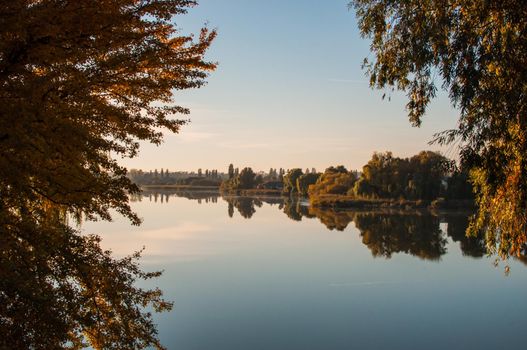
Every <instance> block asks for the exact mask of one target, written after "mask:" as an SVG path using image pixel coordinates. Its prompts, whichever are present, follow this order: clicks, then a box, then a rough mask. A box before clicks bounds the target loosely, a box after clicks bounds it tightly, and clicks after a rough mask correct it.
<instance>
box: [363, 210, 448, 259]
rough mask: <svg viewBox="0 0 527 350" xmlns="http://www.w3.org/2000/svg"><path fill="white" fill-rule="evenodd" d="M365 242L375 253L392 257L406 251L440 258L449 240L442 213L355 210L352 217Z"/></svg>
mask: <svg viewBox="0 0 527 350" xmlns="http://www.w3.org/2000/svg"><path fill="white" fill-rule="evenodd" d="M353 221H354V222H355V226H356V227H357V229H359V231H360V232H361V233H360V235H361V237H362V243H364V245H366V246H367V247H368V248H369V249H370V250H371V253H372V254H373V256H375V257H377V256H384V257H386V258H390V257H391V256H392V254H394V253H406V254H411V255H414V256H417V257H419V258H421V259H426V260H439V258H440V257H441V255H443V254H445V253H446V244H447V240H446V238H445V237H444V234H443V232H442V231H441V229H440V226H439V217H437V216H434V215H431V214H429V213H408V214H406V213H404V214H403V213H398V214H392V213H375V212H364V213H361V212H356V213H355V215H354V218H353Z"/></svg>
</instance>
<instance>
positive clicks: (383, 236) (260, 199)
mask: <svg viewBox="0 0 527 350" xmlns="http://www.w3.org/2000/svg"><path fill="white" fill-rule="evenodd" d="M174 196H175V197H183V198H187V199H189V200H195V201H197V202H198V203H218V199H219V198H220V197H221V199H222V200H223V201H225V202H227V215H228V216H229V217H233V216H234V215H235V210H236V211H237V212H238V214H239V215H240V216H241V217H243V218H245V219H250V218H251V217H253V215H255V213H256V211H257V208H261V207H262V206H263V205H264V203H265V204H267V205H271V206H274V205H276V206H277V208H278V209H279V210H280V211H282V212H283V213H284V214H285V215H286V216H287V217H288V218H289V219H291V220H294V221H301V220H302V219H303V218H307V219H314V218H316V219H318V220H319V221H320V222H321V223H322V224H323V225H324V226H325V227H326V228H327V229H328V230H337V231H343V230H345V229H346V228H347V227H348V226H349V225H350V223H353V224H354V225H355V227H356V228H357V229H358V230H359V232H360V237H361V239H362V243H363V244H364V245H365V246H366V247H368V249H369V250H370V251H371V253H372V255H373V256H374V257H384V258H386V259H389V258H391V257H392V255H394V254H397V253H404V254H410V255H413V256H416V257H419V258H420V259H424V260H439V259H440V258H441V256H443V255H444V254H446V252H447V244H448V239H447V237H450V238H451V240H452V241H453V242H456V243H458V244H459V247H460V249H461V251H462V253H463V255H464V256H467V257H473V258H481V257H483V256H485V254H486V247H485V242H484V239H483V238H482V237H466V236H465V230H466V228H467V225H468V216H469V213H435V212H430V211H395V210H377V211H364V210H332V209H321V208H314V207H310V206H309V205H307V203H306V202H305V201H303V200H298V199H296V198H286V197H270V196H251V197H249V196H221V195H220V193H219V192H217V191H210V190H202V191H194V190H193V191H188V190H187V191H185V190H175V189H174V190H163V191H159V190H146V191H144V192H143V193H142V195H140V196H135V197H133V198H132V201H142V200H149V201H153V202H161V203H168V202H169V200H170V197H174ZM441 224H446V225H441ZM445 226H446V230H443V229H442V227H445ZM521 260H522V261H523V260H525V261H526V262H527V259H521Z"/></svg>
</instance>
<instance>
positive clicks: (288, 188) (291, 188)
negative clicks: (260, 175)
mask: <svg viewBox="0 0 527 350" xmlns="http://www.w3.org/2000/svg"><path fill="white" fill-rule="evenodd" d="M302 175H303V173H302V169H300V168H294V169H291V170H289V171H288V172H287V174H285V175H284V176H283V180H282V181H283V182H284V192H285V193H295V192H297V187H296V180H297V179H298V178H299V177H300V176H302Z"/></svg>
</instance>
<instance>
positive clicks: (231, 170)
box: [228, 163, 234, 179]
mask: <svg viewBox="0 0 527 350" xmlns="http://www.w3.org/2000/svg"><path fill="white" fill-rule="evenodd" d="M228 174H229V179H232V178H233V177H234V165H232V163H231V164H229V170H228Z"/></svg>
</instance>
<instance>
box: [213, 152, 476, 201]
mask: <svg viewBox="0 0 527 350" xmlns="http://www.w3.org/2000/svg"><path fill="white" fill-rule="evenodd" d="M255 188H261V189H273V190H280V191H281V193H282V194H286V195H299V196H308V197H320V196H331V195H340V196H346V197H350V198H357V199H404V200H428V201H431V200H435V199H438V198H444V199H445V200H473V199H474V196H473V191H472V186H471V185H470V183H469V181H468V172H467V171H466V169H462V168H458V167H457V166H456V163H455V162H454V161H452V160H449V159H448V158H446V157H444V156H443V155H441V154H440V153H437V152H432V151H421V152H419V153H418V154H416V155H414V156H412V157H409V158H399V157H395V156H394V155H393V154H392V152H375V153H374V154H373V156H372V158H371V159H370V160H369V161H368V163H367V164H366V165H364V167H363V168H362V172H360V173H359V172H358V171H348V170H347V169H346V168H345V167H344V166H342V165H339V166H336V167H333V166H332V167H329V168H327V169H326V170H325V171H324V172H323V173H318V172H317V171H316V170H315V169H314V168H312V169H311V170H309V169H305V171H302V169H300V168H293V169H288V170H284V169H282V168H280V169H279V170H277V169H273V168H271V169H270V170H269V172H268V173H264V172H260V173H255V172H254V171H253V170H252V169H251V168H250V167H246V168H243V169H242V170H241V171H239V170H238V168H235V167H234V165H233V164H230V165H229V167H228V173H227V178H226V179H225V180H224V181H223V182H222V184H221V189H222V190H223V191H226V192H235V191H239V190H248V189H255Z"/></svg>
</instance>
